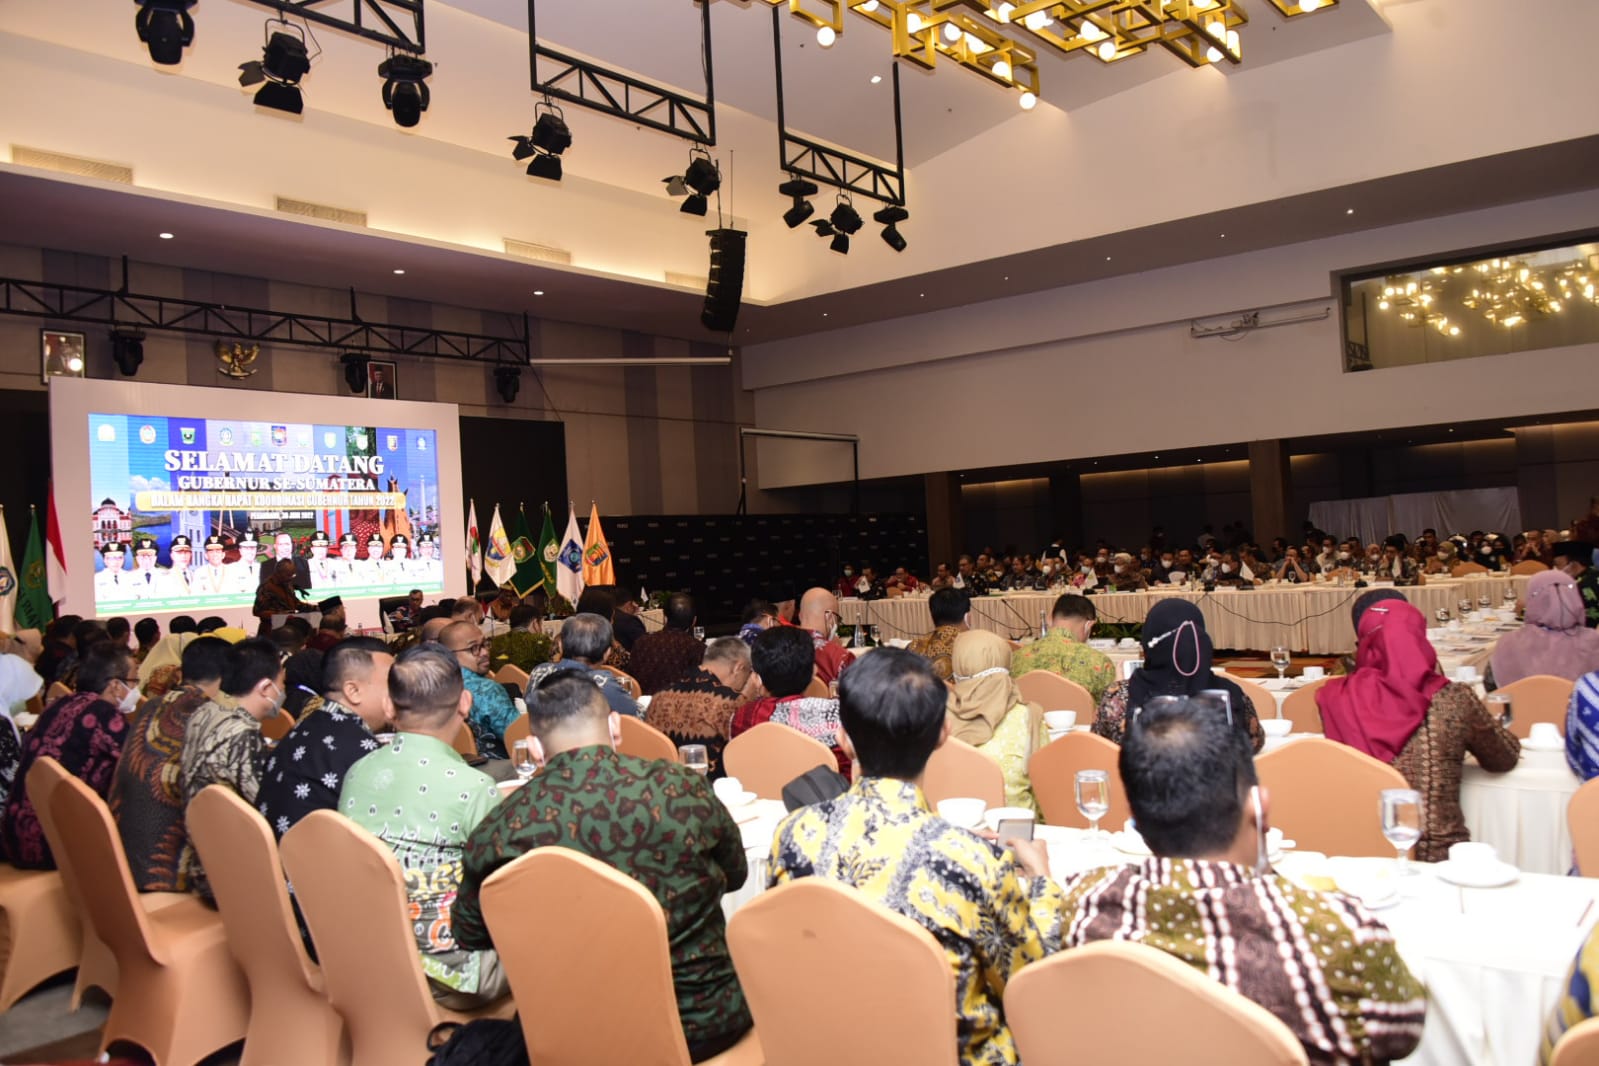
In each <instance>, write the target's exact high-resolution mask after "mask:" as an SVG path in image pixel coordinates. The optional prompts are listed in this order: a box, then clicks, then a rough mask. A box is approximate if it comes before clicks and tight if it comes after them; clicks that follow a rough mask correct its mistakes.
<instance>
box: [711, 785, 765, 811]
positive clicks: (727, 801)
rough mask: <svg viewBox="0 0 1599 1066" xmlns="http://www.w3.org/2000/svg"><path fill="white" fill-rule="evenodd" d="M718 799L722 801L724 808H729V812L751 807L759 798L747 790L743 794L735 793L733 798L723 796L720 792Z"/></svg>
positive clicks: (717, 795)
mask: <svg viewBox="0 0 1599 1066" xmlns="http://www.w3.org/2000/svg"><path fill="white" fill-rule="evenodd" d="M716 798H717V799H719V800H721V801H722V806H724V807H726V808H728V809H729V810H734V809H736V808H739V807H747V806H749V805H750V804H751V803H754V802H755V801H756V800H757V799H758V798H759V797H758V796H756V795H755V793H753V792H751V791H749V790H748V789H745V790H744V791H743V792H735V793H733V795H731V796H723V795H722V794H721V793H720V792H718V793H717V794H716Z"/></svg>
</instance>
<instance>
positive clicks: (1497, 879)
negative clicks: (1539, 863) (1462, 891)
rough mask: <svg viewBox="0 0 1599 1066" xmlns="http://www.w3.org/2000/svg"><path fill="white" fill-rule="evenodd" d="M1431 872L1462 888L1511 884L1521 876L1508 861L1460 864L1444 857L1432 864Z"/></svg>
mask: <svg viewBox="0 0 1599 1066" xmlns="http://www.w3.org/2000/svg"><path fill="white" fill-rule="evenodd" d="M1432 872H1433V873H1435V874H1437V875H1438V879H1439V880H1441V881H1448V882H1449V883H1450V884H1452V885H1460V886H1462V887H1464V888H1498V887H1499V886H1501V885H1508V884H1511V883H1513V882H1515V881H1517V880H1519V879H1520V877H1521V871H1520V870H1518V869H1516V868H1515V867H1514V866H1512V865H1511V864H1510V863H1508V862H1495V863H1494V864H1493V865H1492V866H1481V867H1477V866H1471V867H1467V866H1461V865H1459V864H1458V863H1454V862H1451V861H1450V860H1448V859H1445V860H1444V861H1443V862H1440V863H1437V864H1435V865H1434V866H1433V868H1432Z"/></svg>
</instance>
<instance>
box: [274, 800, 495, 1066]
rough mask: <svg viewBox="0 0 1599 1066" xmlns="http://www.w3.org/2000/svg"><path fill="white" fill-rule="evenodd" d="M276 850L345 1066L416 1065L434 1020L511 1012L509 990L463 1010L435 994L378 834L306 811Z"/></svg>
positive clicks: (398, 879)
mask: <svg viewBox="0 0 1599 1066" xmlns="http://www.w3.org/2000/svg"><path fill="white" fill-rule="evenodd" d="M281 851H282V854H283V867H284V870H285V871H286V872H287V873H288V875H289V881H290V882H291V883H292V884H293V885H294V895H295V899H296V900H297V901H298V902H299V904H300V911H301V913H302V914H304V915H305V920H306V924H307V925H309V926H310V928H311V938H312V939H313V940H314V941H315V942H316V950H317V958H318V959H319V960H320V961H321V964H322V979H323V983H324V986H325V988H326V990H327V998H328V1002H329V1003H331V1004H332V1005H333V1009H334V1010H335V1011H337V1012H338V1013H339V1016H340V1017H341V1018H343V1019H344V1025H345V1029H346V1030H347V1031H348V1032H349V1034H350V1050H351V1060H350V1061H351V1063H352V1064H353V1066H422V1064H423V1063H425V1062H426V1061H427V1059H428V1051H427V1035H428V1032H429V1031H430V1030H431V1029H432V1028H433V1027H434V1026H435V1025H437V1024H439V1023H440V1022H443V1021H462V1022H464V1021H470V1020H471V1019H473V1018H480V1017H500V1018H503V1017H508V1016H509V1015H510V1014H511V1012H512V1010H513V1009H514V1005H513V1004H512V1003H511V1001H510V999H509V997H507V998H506V999H504V1000H501V1001H500V1002H499V1003H496V1004H495V1005H493V1006H492V1007H489V1008H487V1009H486V1010H483V1011H477V1012H473V1013H470V1014H463V1013H460V1012H457V1011H452V1010H447V1009H445V1008H443V1007H441V1006H439V1005H438V1003H437V1002H436V1001H435V1000H434V999H433V995H432V993H431V992H429V991H428V983H427V978H426V977H425V976H424V975H423V973H422V960H421V959H420V958H418V957H417V951H416V939H415V937H413V936H412V934H411V923H410V920H409V919H408V918H407V917H406V915H407V913H408V910H409V907H410V904H409V901H408V900H407V898H406V894H405V879H404V877H403V875H402V874H401V873H400V865H399V863H398V862H396V861H395V858H394V853H393V852H392V851H390V850H389V849H388V847H387V846H386V845H385V844H384V843H383V842H382V841H381V840H379V839H377V838H376V837H374V836H373V835H372V834H370V833H368V832H366V831H365V830H363V829H361V827H360V826H357V825H356V824H355V823H354V822H352V821H350V820H349V819H348V818H345V817H344V816H343V815H341V814H338V813H336V812H334V811H313V812H312V813H310V814H308V815H306V816H305V817H304V818H303V819H301V820H300V823H299V824H298V825H296V826H295V827H294V828H293V829H291V830H289V831H288V832H287V833H285V834H284V836H283V842H282V846H281Z"/></svg>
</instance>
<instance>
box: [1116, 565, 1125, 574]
mask: <svg viewBox="0 0 1599 1066" xmlns="http://www.w3.org/2000/svg"><path fill="white" fill-rule="evenodd" d="M1126 569H1127V568H1126V567H1125V566H1123V565H1122V564H1121V563H1117V564H1116V572H1117V573H1118V574H1119V573H1121V572H1122V571H1123V570H1126Z"/></svg>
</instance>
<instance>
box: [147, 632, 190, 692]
mask: <svg viewBox="0 0 1599 1066" xmlns="http://www.w3.org/2000/svg"><path fill="white" fill-rule="evenodd" d="M195 638H196V634H194V633H172V634H169V635H167V636H164V637H162V638H161V639H160V640H158V641H156V642H155V647H153V648H151V649H150V654H149V655H146V656H145V657H144V662H142V663H140V664H139V698H140V702H141V703H142V702H143V701H144V700H149V699H159V698H160V697H162V696H165V695H166V694H167V693H168V692H171V691H172V690H173V689H175V688H177V687H178V686H179V685H181V684H183V649H184V648H186V647H188V645H189V642H190V641H192V640H194V639H195Z"/></svg>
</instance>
